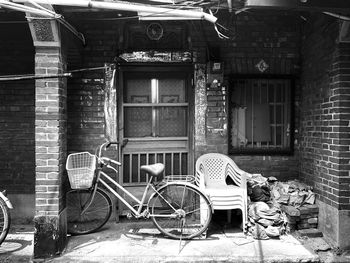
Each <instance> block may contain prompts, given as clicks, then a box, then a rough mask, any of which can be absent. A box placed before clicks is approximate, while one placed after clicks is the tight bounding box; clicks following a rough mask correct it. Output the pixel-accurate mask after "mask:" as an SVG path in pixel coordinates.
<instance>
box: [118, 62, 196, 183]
mask: <svg viewBox="0 0 350 263" xmlns="http://www.w3.org/2000/svg"><path fill="white" fill-rule="evenodd" d="M176 71H179V72H180V71H181V72H185V73H186V74H187V76H188V78H187V84H186V87H187V89H189V90H187V92H188V93H187V94H188V126H187V129H188V130H187V137H188V146H187V147H188V164H187V165H188V173H189V174H191V173H193V171H194V87H193V75H194V65H193V64H192V63H154V62H152V63H139V62H138V63H133V62H128V63H121V64H119V65H118V74H117V75H118V84H119V89H118V91H117V98H118V99H117V100H118V101H117V105H118V116H117V118H118V128H119V130H118V139H119V141H120V142H122V141H123V140H124V139H125V138H124V112H123V92H124V74H125V73H126V72H147V73H157V72H163V73H166V72H176ZM120 158H121V159H120V160H123V149H121V151H120ZM120 171H121V174H120V175H119V183H121V184H122V185H123V184H124V183H123V175H122V173H123V167H121V169H120ZM135 185H136V184H135Z"/></svg>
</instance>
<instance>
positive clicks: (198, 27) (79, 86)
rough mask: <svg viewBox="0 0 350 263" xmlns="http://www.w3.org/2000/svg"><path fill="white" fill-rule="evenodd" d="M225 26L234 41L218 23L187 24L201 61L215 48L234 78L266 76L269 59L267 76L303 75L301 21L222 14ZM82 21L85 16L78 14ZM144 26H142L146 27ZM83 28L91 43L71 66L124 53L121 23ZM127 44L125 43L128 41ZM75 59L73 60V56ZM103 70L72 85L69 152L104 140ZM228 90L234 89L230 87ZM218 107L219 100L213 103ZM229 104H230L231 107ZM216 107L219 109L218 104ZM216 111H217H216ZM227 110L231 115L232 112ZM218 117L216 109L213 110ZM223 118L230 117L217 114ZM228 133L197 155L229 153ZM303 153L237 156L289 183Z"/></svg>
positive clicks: (289, 16)
mask: <svg viewBox="0 0 350 263" xmlns="http://www.w3.org/2000/svg"><path fill="white" fill-rule="evenodd" d="M218 17H220V21H219V22H220V23H222V24H223V25H224V26H227V27H230V29H231V31H230V32H228V33H227V34H228V35H230V36H231V37H233V40H220V39H219V38H218V36H217V34H216V32H215V29H214V27H213V25H212V24H210V23H206V22H198V21H194V22H191V23H187V25H188V31H189V32H190V36H191V41H190V43H188V46H189V48H190V49H191V50H193V51H195V52H196V53H197V54H198V56H197V62H198V63H206V62H207V61H208V58H209V57H210V56H212V54H211V51H210V50H212V49H213V48H218V49H219V50H220V52H219V53H220V58H219V59H220V60H221V61H223V62H224V70H225V76H227V75H228V74H260V73H259V71H258V70H257V68H256V67H255V64H256V63H258V62H259V61H260V60H261V59H264V60H265V61H266V63H267V64H268V65H269V68H268V69H267V71H266V72H265V73H264V74H297V73H298V66H299V53H298V52H299V50H298V45H299V41H300V39H299V19H298V18H297V17H295V16H294V15H293V14H284V13H281V12H272V13H267V12H266V13H265V12H262V13H259V14H253V15H246V14H241V15H239V16H232V17H229V16H228V15H227V13H226V14H225V13H222V14H218ZM74 18H75V19H79V16H77V15H76V16H75V17H74ZM142 23H143V22H140V24H142ZM79 25H80V27H79V30H80V31H82V32H83V33H84V34H85V37H86V39H87V43H88V45H87V46H86V47H85V48H80V50H79V51H75V52H74V54H79V53H80V54H81V56H82V59H80V60H74V61H71V63H69V64H68V65H69V67H70V68H80V67H99V66H103V64H104V63H105V62H112V61H113V59H114V57H115V56H116V55H118V52H120V47H121V46H123V45H122V44H121V42H123V41H126V40H125V39H123V38H122V37H121V38H120V32H122V30H120V25H121V23H119V22H118V21H117V22H116V21H104V22H100V21H99V22H98V23H96V21H84V23H80V24H79ZM124 43H125V42H124ZM68 59H69V58H68ZM102 79H103V72H102V71H88V72H85V73H84V74H76V75H75V77H74V78H73V79H69V82H68V133H69V137H68V147H69V149H68V150H69V151H78V150H90V151H92V150H93V148H94V147H95V146H96V145H97V144H98V143H99V142H101V141H102V140H103V104H102V102H103V92H102V91H101V88H102V87H103V81H102ZM224 85H225V87H226V88H227V90H226V92H227V91H228V89H229V87H228V86H227V85H226V84H225V83H224ZM210 103H211V105H212V106H213V105H214V104H215V105H218V103H219V104H220V103H222V102H218V101H211V102H210ZM226 105H227V104H226ZM213 107H214V108H216V106H213ZM214 108H213V110H215V109H214ZM226 112H227V111H226ZM212 113H213V111H212ZM215 114H217V115H220V116H221V115H222V114H225V113H223V112H216V111H215ZM227 143H228V140H227V133H226V134H223V136H222V134H221V133H217V134H216V133H213V134H207V138H206V141H205V144H202V145H199V146H198V147H196V152H197V153H196V156H198V155H199V154H201V153H204V152H208V151H214V152H223V153H227V149H228V145H227ZM297 156H298V153H297V151H296V153H295V154H294V155H293V156H283V157H282V156H232V158H234V159H235V160H236V161H237V162H238V163H239V165H240V166H241V167H242V168H244V169H247V171H251V172H262V173H264V175H266V176H270V175H274V176H277V177H280V178H281V179H285V178H287V177H293V178H295V177H297V176H298V172H299V168H298V162H297V161H298V158H297Z"/></svg>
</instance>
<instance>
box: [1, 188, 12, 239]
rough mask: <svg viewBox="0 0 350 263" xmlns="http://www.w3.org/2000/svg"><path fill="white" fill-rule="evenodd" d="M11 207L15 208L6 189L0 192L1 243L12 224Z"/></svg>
mask: <svg viewBox="0 0 350 263" xmlns="http://www.w3.org/2000/svg"><path fill="white" fill-rule="evenodd" d="M9 209H13V206H12V204H11V202H10V200H9V199H8V198H7V196H6V191H5V190H4V191H1V192H0V245H1V244H2V242H4V240H5V238H6V236H7V234H8V232H9V229H10V225H11V215H10V211H9Z"/></svg>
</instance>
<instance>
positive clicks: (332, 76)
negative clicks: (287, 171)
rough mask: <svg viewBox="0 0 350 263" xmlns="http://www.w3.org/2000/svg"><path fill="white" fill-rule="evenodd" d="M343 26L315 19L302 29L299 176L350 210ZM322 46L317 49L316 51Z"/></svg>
mask: <svg viewBox="0 0 350 263" xmlns="http://www.w3.org/2000/svg"><path fill="white" fill-rule="evenodd" d="M338 30H339V24H338V22H337V21H335V20H334V19H332V18H325V17H322V18H320V17H317V18H314V19H311V20H310V21H309V22H308V23H307V24H306V25H305V29H304V38H303V56H304V62H303V74H302V78H303V83H302V84H303V85H302V98H303V100H302V113H301V116H302V118H301V138H302V141H301V177H302V178H303V180H305V181H306V182H307V183H308V184H310V185H313V186H314V187H315V192H316V194H317V198H318V199H319V200H321V201H323V202H325V203H327V204H329V205H331V206H333V207H336V208H339V209H349V208H350V205H349V199H350V198H349V190H350V189H349V183H350V178H349V168H350V165H349V150H350V149H349V144H350V139H349V131H350V129H349V117H350V115H349V113H350V104H349V94H350V93H349V90H348V88H349V84H348V83H349V82H347V81H349V79H348V77H346V74H348V71H349V66H348V63H349V60H350V56H349V50H350V49H349V45H348V44H339V45H337V44H336V39H337V37H338ZM315 50H318V52H314V51H315Z"/></svg>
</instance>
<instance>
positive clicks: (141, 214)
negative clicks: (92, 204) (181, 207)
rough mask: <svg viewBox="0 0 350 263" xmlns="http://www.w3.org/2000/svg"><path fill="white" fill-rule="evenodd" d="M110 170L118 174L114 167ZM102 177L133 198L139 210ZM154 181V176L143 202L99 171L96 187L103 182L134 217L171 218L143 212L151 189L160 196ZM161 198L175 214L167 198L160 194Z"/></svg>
mask: <svg viewBox="0 0 350 263" xmlns="http://www.w3.org/2000/svg"><path fill="white" fill-rule="evenodd" d="M109 168H111V169H113V170H115V172H117V170H116V169H114V168H113V167H109ZM101 175H103V176H104V178H106V179H108V181H110V182H111V183H112V184H114V185H115V186H116V187H118V189H120V190H121V191H123V192H124V193H125V194H127V195H128V196H129V197H131V198H132V199H133V200H134V201H135V202H136V203H137V204H138V208H137V210H136V209H135V208H134V207H133V206H132V205H131V204H130V203H129V202H128V201H127V200H126V199H124V198H123V197H122V196H121V195H120V194H118V193H117V192H116V191H115V190H114V189H113V188H112V187H110V186H109V185H108V184H107V183H106V182H105V181H104V180H103V179H102V178H101ZM152 179H153V176H151V177H150V179H149V181H148V183H147V185H146V187H145V190H144V192H143V195H142V198H141V200H139V199H138V198H137V197H135V196H134V195H133V194H132V193H130V192H129V191H128V190H126V189H125V188H124V187H123V186H122V185H120V184H119V183H117V182H116V181H115V180H113V179H112V178H111V177H110V176H109V175H107V174H106V173H105V172H103V171H99V174H98V176H97V181H96V185H97V184H98V182H101V184H103V185H104V186H105V187H106V188H107V189H108V190H109V191H110V192H111V193H112V194H114V195H115V196H116V197H117V198H118V199H119V200H120V201H122V202H123V204H125V205H126V206H127V207H128V208H129V209H130V210H131V211H132V213H133V214H134V216H135V217H136V218H140V217H167V218H169V215H157V214H149V212H148V209H145V210H144V211H142V208H143V206H144V205H145V204H146V203H145V201H146V196H147V193H148V192H149V189H150V188H151V189H152V190H153V193H158V194H159V192H158V190H157V189H156V188H155V187H154V186H153V184H152ZM96 189H97V187H96ZM159 196H160V197H162V199H163V200H164V201H165V202H166V203H167V204H168V205H169V206H170V207H171V208H172V209H173V210H174V212H175V211H176V209H175V208H174V207H173V206H172V205H171V204H170V203H169V202H168V201H167V200H166V199H165V198H163V196H162V195H161V194H159ZM176 216H177V215H176V214H173V215H172V217H174V218H175V217H176Z"/></svg>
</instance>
